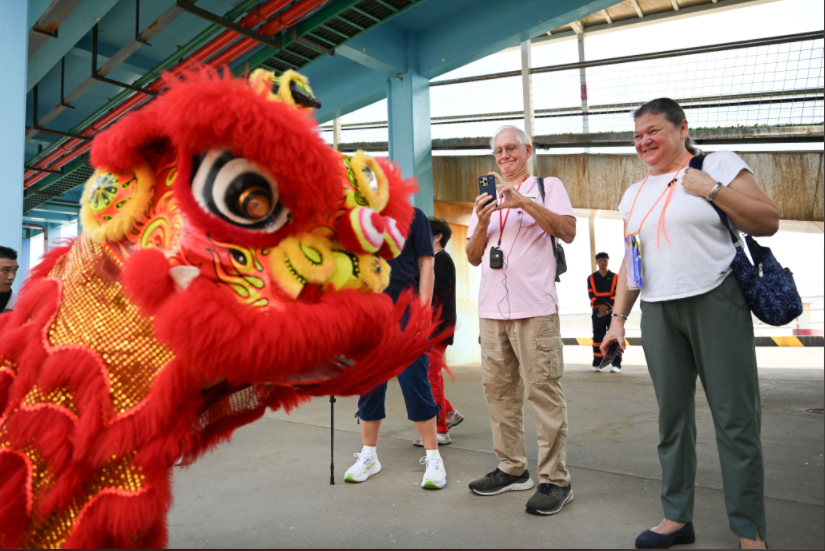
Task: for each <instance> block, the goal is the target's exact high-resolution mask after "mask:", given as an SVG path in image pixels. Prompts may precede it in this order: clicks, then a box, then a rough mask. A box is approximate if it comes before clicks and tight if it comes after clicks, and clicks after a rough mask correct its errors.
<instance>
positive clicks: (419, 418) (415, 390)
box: [344, 208, 447, 489]
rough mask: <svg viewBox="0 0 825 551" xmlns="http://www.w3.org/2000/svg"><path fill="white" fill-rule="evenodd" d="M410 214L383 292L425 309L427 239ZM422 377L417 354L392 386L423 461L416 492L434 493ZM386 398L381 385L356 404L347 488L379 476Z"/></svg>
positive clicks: (434, 458)
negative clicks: (411, 295) (405, 295)
mask: <svg viewBox="0 0 825 551" xmlns="http://www.w3.org/2000/svg"><path fill="white" fill-rule="evenodd" d="M414 210H415V216H414V218H413V221H412V224H411V225H410V232H409V235H408V236H407V241H406V243H405V244H404V249H403V250H402V251H401V254H400V255H399V256H398V258H395V259H393V260H390V261H389V265H390V269H391V271H390V284H389V286H388V287H387V289H386V290H385V291H384V292H385V293H387V294H388V295H389V296H390V297H391V298H392V300H393V302H398V297H399V296H401V293H402V292H403V291H404V290H406V289H412V290H413V291H414V292H415V293H416V294H417V295H418V296H419V297H420V298H421V302H422V303H424V304H427V305H429V304H430V303H431V301H432V294H433V283H434V281H435V274H434V271H433V264H434V260H433V258H434V250H433V235H432V231H431V230H430V223H429V221H428V220H427V216H426V215H425V214H424V213H423V212H422V211H421V210H420V209H417V208H416V209H414ZM404 323H405V321H404V320H402V324H404ZM428 372H429V361H428V357H427V355H426V354H423V355H422V356H420V357H419V358H418V359H417V360H415V361H414V362H413V363H412V364H411V365H410V366H409V367H407V369H405V370H404V371H403V372H402V373H401V374H400V375H398V383H399V385H400V386H401V392H402V394H403V395H404V403H405V405H406V407H407V418H408V419H409V420H410V421H413V422H414V423H415V427H416V429H418V434H419V435H420V436H421V441H422V442H423V443H424V449H425V451H426V455H425V456H424V457H422V458H421V463H422V464H424V465H426V470H425V473H424V479H423V481H422V483H421V487H422V488H426V489H440V488H443V487H444V486H446V485H447V471H446V470H445V468H444V461H443V460H442V459H441V455H440V454H439V453H438V440H437V436H436V418H437V416H438V406H436V404H435V400H434V399H433V393H432V388H431V387H430V380H429V377H428ZM386 394H387V383H383V384H380V385H378V386H376V387H375V388H374V389H372V390H371V391H370V392H368V393H367V394H364V395H363V396H361V397H360V399H359V400H358V417H359V418H360V420H361V442H362V444H363V448H362V449H361V452H360V453H355V454H353V455H354V456H355V458H356V461H355V464H354V465H353V466H352V467H350V468H349V469H348V470H347V472H346V474H345V475H344V480H345V481H347V482H364V481H365V480H367V479H368V478H369V477H371V476H372V475H374V474H376V473H378V472H380V471H381V463H380V462H379V461H378V451H377V446H378V434H379V431H380V429H381V421H382V420H383V419H384V418H385V417H386V413H385V411H384V402H385V399H386Z"/></svg>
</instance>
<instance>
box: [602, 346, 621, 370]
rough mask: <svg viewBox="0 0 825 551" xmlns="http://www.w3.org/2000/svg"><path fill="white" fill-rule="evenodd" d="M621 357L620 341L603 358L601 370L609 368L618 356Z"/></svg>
mask: <svg viewBox="0 0 825 551" xmlns="http://www.w3.org/2000/svg"><path fill="white" fill-rule="evenodd" d="M618 355H619V341H616V342H614V343H612V344H611V345H610V348H608V349H607V354H605V355H604V358H602V361H601V363H600V364H599V369H602V368H604V367H607V366H609V365H610V364H612V363H613V360H615V359H616V356H618Z"/></svg>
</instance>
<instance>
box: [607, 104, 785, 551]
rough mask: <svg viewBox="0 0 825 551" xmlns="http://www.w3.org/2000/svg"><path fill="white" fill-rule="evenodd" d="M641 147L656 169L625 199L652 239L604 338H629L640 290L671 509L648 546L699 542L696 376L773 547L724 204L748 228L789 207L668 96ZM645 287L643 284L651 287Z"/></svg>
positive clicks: (649, 535) (758, 534) (641, 119)
mask: <svg viewBox="0 0 825 551" xmlns="http://www.w3.org/2000/svg"><path fill="white" fill-rule="evenodd" d="M634 119H635V123H636V133H635V137H636V152H637V153H638V155H639V158H640V159H641V160H642V161H644V162H645V163H646V164H647V165H648V166H650V168H651V172H650V174H649V175H648V177H647V178H645V180H643V181H641V182H637V183H636V184H634V185H632V186H630V188H629V189H628V190H627V191H626V192H625V194H624V197H623V198H622V201H621V204H620V205H619V211H620V212H621V214H622V217H623V218H624V220H625V237H626V238H627V236H634V235H635V236H636V239H638V240H640V241H641V271H642V278H643V284H642V287H641V290H639V289H635V290H628V287H627V281H628V277H627V266H626V263H622V267H621V270H620V271H619V276H618V277H619V281H618V283H617V285H616V301H615V306H614V313H613V316H614V317H613V323H612V324H611V326H610V330H609V331H608V333H607V335H606V336H605V338H604V339H603V341H602V352H607V350H608V348H609V347H610V344H611V343H612V342H615V341H618V342H619V343H620V346H621V348H624V343H625V330H624V322H625V320H626V319H627V317H626V316H627V314H629V313H630V310H631V308H632V307H633V304H634V303H635V302H636V299H637V298H638V297H639V296H640V295H641V299H642V300H641V307H642V347H643V348H644V351H645V357H646V359H647V364H648V369H649V371H650V376H651V379H652V380H653V386H654V389H655V391H656V399H657V401H658V403H659V439H660V442H659V447H658V450H659V461H660V463H661V465H662V490H661V500H662V507H663V509H664V513H665V519H664V520H663V521H662V522H661V523H660V524H659V525H658V526H656V527H655V528H652V529H650V530H646V531H645V532H643V533H642V534H640V535H639V537H638V538H637V540H636V547H637V548H664V547H670V546H671V545H674V544H679V543H691V542H693V541H695V537H696V536H695V534H694V528H693V522H692V517H693V499H694V480H695V477H696V421H695V403H694V396H695V392H696V377H697V376H698V377H700V378H701V380H702V386H703V387H704V389H705V394H706V395H707V399H708V404H709V406H710V410H711V413H712V415H713V420H714V426H715V428H716V441H717V446H718V449H719V458H720V461H721V464H722V478H723V481H724V488H725V503H726V505H727V511H728V519H729V522H730V528H731V530H732V531H733V532H734V533H735V534H736V535H737V536H739V540H740V544H741V546H742V548H764V547H765V542H764V541H763V540H764V539H765V538H766V527H765V502H764V492H763V486H764V483H763V478H764V473H763V465H762V444H761V440H760V435H759V433H760V424H761V405H760V397H759V383H758V379H757V372H756V353H755V349H754V338H753V322H752V319H751V314H750V309H749V307H748V304H747V302H746V301H745V297H744V295H743V294H742V291H741V289H740V288H739V283H738V281H737V280H736V276H735V275H734V274H733V273H732V272H731V268H730V265H731V261H732V260H733V257H734V255H735V248H734V246H733V244H732V243H731V239H730V235H729V233H728V231H727V229H726V228H725V227H724V226H723V225H722V222H721V220H720V218H719V216H718V215H717V213H716V212H715V210H714V209H713V208H712V206H711V205H710V204H709V203H710V202H713V203H714V204H715V205H716V206H717V207H719V208H720V209H721V210H722V211H723V212H725V214H727V216H728V219H729V220H730V221H731V223H732V224H733V225H734V226H735V227H736V228H738V229H740V230H742V231H744V232H746V233H748V234H750V235H754V236H759V235H773V234H774V233H776V231H777V229H778V227H779V209H778V207H777V206H776V204H775V203H774V202H773V201H772V200H771V199H770V198H769V197H768V196H767V195H765V193H764V192H763V191H762V190H761V189H760V187H759V185H758V184H757V183H756V180H755V179H754V177H753V173H752V171H751V169H750V168H749V167H748V166H747V165H746V164H745V162H744V161H743V160H742V159H740V158H739V156H737V155H736V154H735V153H731V152H729V151H719V152H716V153H711V154H709V155H708V156H707V157H706V158H705V160H704V166H703V168H702V170H701V171H700V170H696V169H689V168H688V166H689V163H690V159H691V158H692V157H693V156H695V155H697V154H699V152H698V151H697V150H696V148H695V147H694V146H693V144H692V142H691V140H690V138H689V137H688V122H687V120H686V119H685V113H684V111H683V110H682V108H681V107H680V106H679V104H678V103H676V102H675V101H673V100H671V99H667V98H661V99H657V100H653V101H651V102H649V103H646V104H645V105H643V106H641V107H640V108H639V109H638V110H637V111H636V112H635V113H634ZM640 291H641V292H640Z"/></svg>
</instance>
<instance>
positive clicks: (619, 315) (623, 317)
mask: <svg viewBox="0 0 825 551" xmlns="http://www.w3.org/2000/svg"><path fill="white" fill-rule="evenodd" d="M611 316H612V317H614V318H622V319H627V316H625V315H622V314H617V313H616V312H613V314H612V315H611Z"/></svg>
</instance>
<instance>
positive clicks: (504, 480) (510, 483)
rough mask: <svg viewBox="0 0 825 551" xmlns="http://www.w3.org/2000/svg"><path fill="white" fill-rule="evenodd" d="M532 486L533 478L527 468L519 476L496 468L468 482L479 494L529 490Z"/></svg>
mask: <svg viewBox="0 0 825 551" xmlns="http://www.w3.org/2000/svg"><path fill="white" fill-rule="evenodd" d="M532 487H533V480H532V479H531V478H530V471H528V470H527V469H525V470H524V472H523V473H521V474H520V475H519V476H513V475H511V474H507V473H505V472H504V471H502V470H500V469H498V468H496V470H495V471H493V472H491V473H487V475H486V476H484V477H483V478H479V479H478V480H474V481H472V482H470V489H471V490H472V491H473V492H475V493H477V494H478V495H480V496H496V495H498V494H503V493H504V492H509V491H514V490H529V489H530V488H532Z"/></svg>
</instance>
